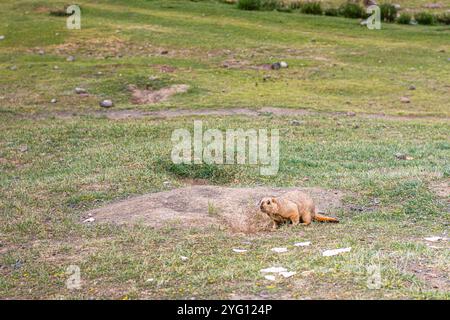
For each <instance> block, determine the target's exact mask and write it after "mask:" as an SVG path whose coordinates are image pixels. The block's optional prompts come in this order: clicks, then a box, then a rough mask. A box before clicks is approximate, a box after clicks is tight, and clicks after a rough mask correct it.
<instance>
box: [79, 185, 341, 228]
mask: <svg viewBox="0 0 450 320" xmlns="http://www.w3.org/2000/svg"><path fill="white" fill-rule="evenodd" d="M292 190H300V191H303V192H305V193H307V194H309V195H310V196H311V197H312V198H313V199H315V201H316V205H317V207H318V210H319V211H321V212H325V213H328V214H330V215H333V213H334V210H335V209H336V208H339V207H341V206H342V203H341V200H342V197H343V195H344V194H343V193H342V192H341V191H337V190H323V189H320V188H267V187H256V188H226V187H220V186H206V185H196V186H190V187H185V188H180V189H173V190H170V191H163V192H157V193H151V194H147V195H143V196H138V197H133V198H130V199H126V200H123V201H119V202H115V203H111V204H109V205H106V206H105V207H102V208H98V209H94V210H91V211H89V212H87V213H86V214H85V216H92V217H94V218H95V221H96V222H100V223H102V222H104V223H116V224H136V223H142V224H144V225H147V226H152V227H156V228H160V227H164V226H166V225H170V226H177V227H200V228H204V227H211V226H218V227H220V228H223V229H226V230H230V231H232V232H244V233H252V232H257V231H263V230H267V228H268V226H269V224H270V220H269V218H268V217H267V216H266V215H264V214H262V213H261V212H260V211H259V209H258V206H257V204H258V202H259V200H260V199H261V198H262V197H263V196H271V195H272V196H278V195H281V194H282V193H284V192H287V191H292Z"/></svg>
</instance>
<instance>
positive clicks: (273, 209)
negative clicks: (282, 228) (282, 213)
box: [259, 197, 278, 214]
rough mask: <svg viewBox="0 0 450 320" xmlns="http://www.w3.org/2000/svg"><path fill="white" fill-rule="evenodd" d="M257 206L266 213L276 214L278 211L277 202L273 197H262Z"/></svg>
mask: <svg viewBox="0 0 450 320" xmlns="http://www.w3.org/2000/svg"><path fill="white" fill-rule="evenodd" d="M259 208H260V209H261V211H262V212H264V213H267V214H270V213H271V214H277V213H278V203H277V200H276V199H275V198H273V197H266V198H262V199H261V201H260V202H259Z"/></svg>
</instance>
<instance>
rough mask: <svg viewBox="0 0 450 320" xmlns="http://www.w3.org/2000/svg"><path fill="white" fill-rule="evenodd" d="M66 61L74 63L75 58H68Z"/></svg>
mask: <svg viewBox="0 0 450 320" xmlns="http://www.w3.org/2000/svg"><path fill="white" fill-rule="evenodd" d="M66 61H68V62H73V61H75V57H74V56H68V57H67V59H66Z"/></svg>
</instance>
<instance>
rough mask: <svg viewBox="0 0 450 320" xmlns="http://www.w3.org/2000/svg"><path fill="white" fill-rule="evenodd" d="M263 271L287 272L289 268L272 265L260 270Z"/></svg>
mask: <svg viewBox="0 0 450 320" xmlns="http://www.w3.org/2000/svg"><path fill="white" fill-rule="evenodd" d="M260 271H261V272H262V273H280V272H286V271H287V269H286V268H283V267H270V268H266V269H261V270H260Z"/></svg>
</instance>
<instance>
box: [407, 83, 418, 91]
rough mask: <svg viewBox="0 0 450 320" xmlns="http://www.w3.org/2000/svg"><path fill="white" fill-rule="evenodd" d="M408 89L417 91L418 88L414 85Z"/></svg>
mask: <svg viewBox="0 0 450 320" xmlns="http://www.w3.org/2000/svg"><path fill="white" fill-rule="evenodd" d="M408 89H409V90H416V86H415V85H413V84H412V85H410V86H409V88H408Z"/></svg>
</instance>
